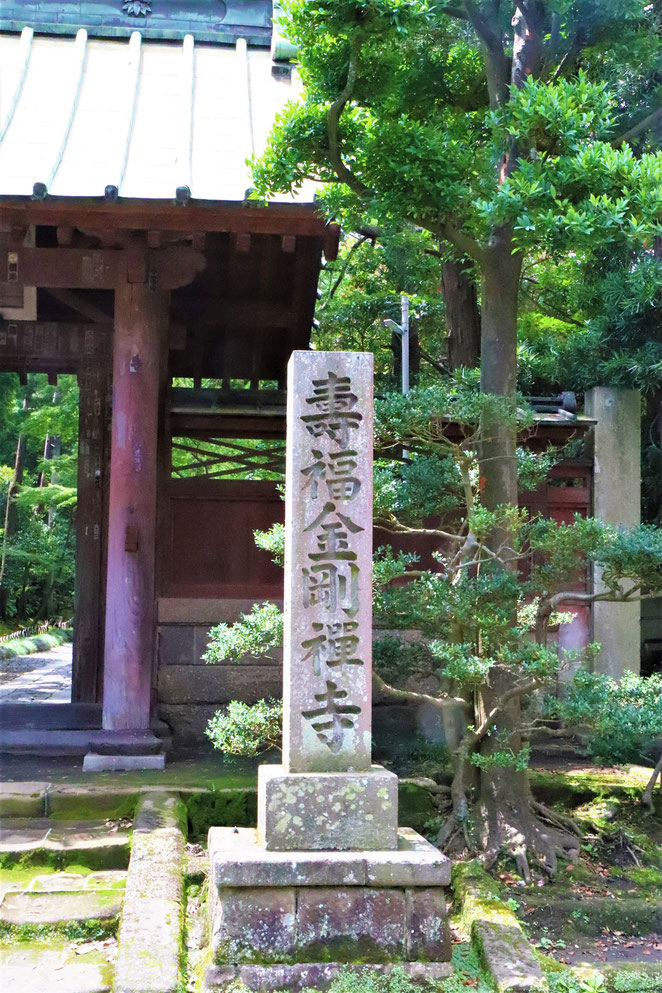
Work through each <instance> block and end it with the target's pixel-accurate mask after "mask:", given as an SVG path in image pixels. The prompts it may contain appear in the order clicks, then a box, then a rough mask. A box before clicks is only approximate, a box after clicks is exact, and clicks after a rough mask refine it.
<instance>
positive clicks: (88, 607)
mask: <svg viewBox="0 0 662 993" xmlns="http://www.w3.org/2000/svg"><path fill="white" fill-rule="evenodd" d="M108 375H109V369H108V365H107V358H106V357H105V356H98V357H97V360H96V361H94V362H87V363H86V364H85V365H84V366H83V367H82V369H81V370H80V372H79V374H78V388H79V406H78V410H79V414H78V501H77V507H76V589H75V594H74V646H73V671H72V680H71V682H72V686H71V699H72V701H73V702H84V703H96V702H97V701H98V700H100V698H101V675H102V673H101V658H102V643H103V642H102V639H103V628H102V625H103V595H102V593H103V588H104V577H103V574H102V569H103V562H104V555H103V537H104V521H103V514H104V471H103V467H104V462H105V461H106V459H105V457H104V456H105V453H104V448H105V441H106V399H107V390H108Z"/></svg>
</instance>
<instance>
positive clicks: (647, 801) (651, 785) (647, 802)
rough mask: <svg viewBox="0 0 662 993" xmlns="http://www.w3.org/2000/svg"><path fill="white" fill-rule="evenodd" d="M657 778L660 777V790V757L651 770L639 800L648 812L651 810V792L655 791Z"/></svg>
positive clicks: (661, 774)
mask: <svg viewBox="0 0 662 993" xmlns="http://www.w3.org/2000/svg"><path fill="white" fill-rule="evenodd" d="M658 776H659V777H660V788H662V755H660V758H659V759H658V763H657V765H656V766H655V768H654V769H653V775H652V776H651V778H650V779H649V780H648V785H647V786H646V789H645V790H644V793H643V796H642V798H641V802H642V803H643V805H644V807H648V808H649V810H653V790H654V789H655V783H656V781H657V777H658Z"/></svg>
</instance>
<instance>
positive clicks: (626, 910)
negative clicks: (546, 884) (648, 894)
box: [518, 893, 662, 935]
mask: <svg viewBox="0 0 662 993" xmlns="http://www.w3.org/2000/svg"><path fill="white" fill-rule="evenodd" d="M518 899H521V902H522V903H523V904H525V905H526V906H527V907H528V910H527V914H526V920H527V921H528V922H530V923H532V924H535V923H539V924H548V923H549V921H550V918H551V919H552V920H555V919H557V918H558V919H559V920H560V921H566V922H567V926H568V927H571V928H573V929H574V930H575V931H578V932H579V933H580V934H585V935H598V934H600V933H601V931H602V929H603V928H610V929H612V930H617V931H619V932H621V933H622V934H626V935H646V934H656V933H660V932H662V904H660V901H659V899H657V898H655V897H653V898H652V899H650V900H646V899H644V898H642V897H618V898H616V897H613V896H607V897H600V896H595V897H585V898H584V899H578V898H577V896H576V895H575V894H570V895H568V897H566V898H562V897H553V896H549V895H547V894H544V893H541V894H527V895H526V896H522V897H519V896H518Z"/></svg>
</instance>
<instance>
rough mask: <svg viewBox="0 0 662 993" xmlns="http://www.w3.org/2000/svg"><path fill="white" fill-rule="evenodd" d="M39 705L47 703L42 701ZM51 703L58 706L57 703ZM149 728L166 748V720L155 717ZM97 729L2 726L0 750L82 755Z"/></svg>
mask: <svg viewBox="0 0 662 993" xmlns="http://www.w3.org/2000/svg"><path fill="white" fill-rule="evenodd" d="M43 706H47V705H46V704H44V705H43ZM54 706H59V704H55V705H54ZM152 730H153V732H154V734H155V735H156V736H157V738H159V739H160V740H161V743H162V745H163V748H164V749H165V750H168V749H169V748H170V747H171V745H172V736H171V734H170V729H169V728H168V726H167V724H165V723H164V722H163V721H156V722H154V727H153V728H152ZM99 733H100V730H99V729H98V728H97V729H96V730H95V729H92V730H90V729H89V728H86V727H83V728H70V729H58V728H52V729H49V728H47V729H44V728H41V727H38V728H34V727H19V728H5V727H2V730H0V752H1V753H3V754H5V755H40V756H57V755H80V756H85V755H86V754H87V752H88V750H89V747H90V740H91V739H92V738H93V737H94V736H95V735H96V734H99Z"/></svg>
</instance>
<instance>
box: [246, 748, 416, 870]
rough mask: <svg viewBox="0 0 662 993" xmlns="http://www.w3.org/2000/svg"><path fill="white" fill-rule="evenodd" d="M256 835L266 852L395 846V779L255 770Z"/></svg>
mask: <svg viewBox="0 0 662 993" xmlns="http://www.w3.org/2000/svg"><path fill="white" fill-rule="evenodd" d="M258 837H259V839H260V841H261V842H262V843H263V844H264V846H265V848H266V849H267V851H306V850H308V851H311V850H315V851H319V850H322V851H360V850H368V851H370V850H372V851H374V850H377V849H379V850H388V849H391V850H395V849H397V847H398V779H397V776H396V775H395V774H394V773H392V772H387V771H386V770H385V769H382V768H381V766H373V767H372V769H371V771H370V772H363V773H356V772H343V773H333V772H322V773H320V772H315V773H307V772H299V773H289V772H287V771H286V769H285V768H284V766H277V765H261V766H260V768H259V770H258Z"/></svg>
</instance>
